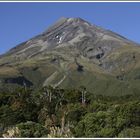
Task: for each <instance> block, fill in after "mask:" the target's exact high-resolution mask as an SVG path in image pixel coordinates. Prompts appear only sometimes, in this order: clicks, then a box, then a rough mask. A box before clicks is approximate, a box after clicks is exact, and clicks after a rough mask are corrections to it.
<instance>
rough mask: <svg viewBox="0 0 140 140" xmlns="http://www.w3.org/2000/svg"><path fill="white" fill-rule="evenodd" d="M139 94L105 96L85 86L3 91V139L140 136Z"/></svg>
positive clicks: (0, 133) (0, 130)
mask: <svg viewBox="0 0 140 140" xmlns="http://www.w3.org/2000/svg"><path fill="white" fill-rule="evenodd" d="M139 101H140V95H139V94H133V95H124V96H106V95H96V94H95V93H90V92H88V91H87V90H86V88H85V87H83V86H81V87H79V88H78V89H63V88H60V87H56V88H53V87H51V86H47V87H43V88H41V89H38V90H34V89H33V88H27V87H20V88H17V89H16V90H14V91H12V90H11V91H1V92H0V137H3V138H21V137H23V138H26V137H27V138H34V137H37V138H40V137H42V138H57V137H60V138H68V137H71V138H72V137H73V138H74V137H75V138H77V137H78V138H80V137H85V138H87V137H88V138H97V137H99V138H101V137H102V138H106V137H111V138H112V137H119V138H121V137H129V138H130V137H131V138H137V137H140V102H139Z"/></svg>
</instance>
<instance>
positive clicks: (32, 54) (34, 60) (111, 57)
mask: <svg viewBox="0 0 140 140" xmlns="http://www.w3.org/2000/svg"><path fill="white" fill-rule="evenodd" d="M139 60H140V47H139V44H137V43H134V42H133V41H130V40H128V39H126V38H124V37H122V36H120V35H118V34H116V33H114V32H112V31H109V30H105V29H103V28H101V27H98V26H96V25H92V24H90V23H88V22H86V21H85V20H83V19H81V18H61V19H60V20H59V21H57V22H56V23H55V24H54V25H53V26H51V27H50V28H48V29H47V30H46V31H45V32H43V33H42V34H40V35H38V36H36V37H34V38H32V39H30V40H28V41H26V42H24V43H22V44H20V45H18V46H16V47H14V48H12V49H11V50H9V51H8V52H7V53H5V54H4V55H2V56H1V58H0V79H1V84H0V85H1V87H4V86H6V88H8V86H9V87H14V86H15V85H25V84H26V85H27V86H35V87H39V86H46V85H50V84H51V85H53V86H63V87H66V88H74V87H79V86H82V85H84V86H85V87H87V89H88V90H91V91H94V92H95V93H96V94H108V95H119V94H128V93H131V94H133V93H138V92H139V91H140V88H139V86H140V84H139V83H140V73H139V70H140V62H139Z"/></svg>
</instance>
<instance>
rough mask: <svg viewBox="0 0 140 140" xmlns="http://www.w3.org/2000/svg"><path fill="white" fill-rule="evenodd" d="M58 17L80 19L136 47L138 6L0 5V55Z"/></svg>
mask: <svg viewBox="0 0 140 140" xmlns="http://www.w3.org/2000/svg"><path fill="white" fill-rule="evenodd" d="M61 17H80V18H83V19H85V20H87V21H88V22H90V23H92V24H95V25H98V26H101V27H103V28H105V29H110V30H112V31H114V32H117V33H119V34H121V35H123V36H125V37H126V38H128V39H131V40H133V41H135V42H137V43H140V3H97V2H96V3H80V2H78V3H66V2H65V3H64V2H63V3H0V54H3V53H5V52H6V51H8V50H9V49H10V48H13V47H15V46H16V45H18V44H19V43H22V42H24V41H26V40H28V39H30V38H32V37H34V36H36V35H38V34H40V33H42V32H43V31H45V30H46V29H47V28H48V27H49V26H50V25H52V24H54V23H55V22H56V21H57V20H58V19H59V18H61Z"/></svg>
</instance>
